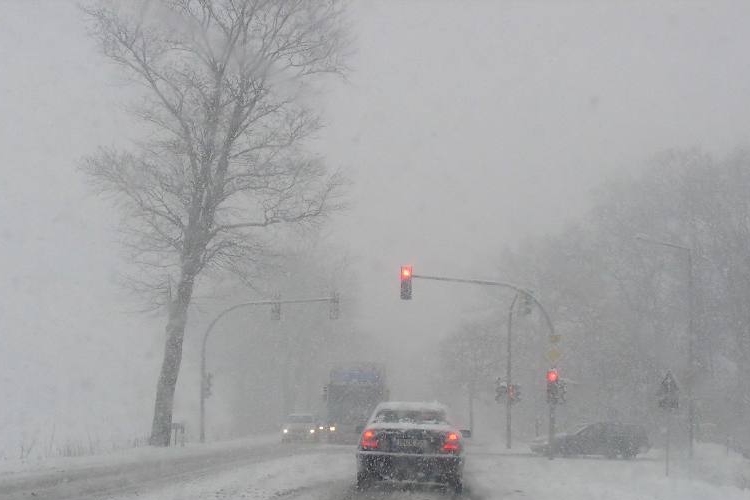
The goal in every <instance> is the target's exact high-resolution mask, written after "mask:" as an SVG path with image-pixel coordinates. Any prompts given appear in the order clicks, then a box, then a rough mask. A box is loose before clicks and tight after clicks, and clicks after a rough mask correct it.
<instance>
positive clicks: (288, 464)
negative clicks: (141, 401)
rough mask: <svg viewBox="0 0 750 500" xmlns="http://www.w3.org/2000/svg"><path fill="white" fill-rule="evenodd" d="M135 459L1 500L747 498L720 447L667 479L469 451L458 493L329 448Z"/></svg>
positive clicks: (624, 467) (4, 478)
mask: <svg viewBox="0 0 750 500" xmlns="http://www.w3.org/2000/svg"><path fill="white" fill-rule="evenodd" d="M141 453H145V455H144V456H137V460H133V456H130V457H127V456H126V457H121V459H120V460H119V461H118V460H110V462H109V463H108V462H107V460H106V457H100V459H99V462H97V461H96V460H97V459H96V458H93V459H92V460H91V463H89V464H86V463H84V464H78V465H76V466H72V467H70V466H60V465H59V464H58V465H56V466H55V467H51V468H50V467H48V468H46V469H44V470H38V469H37V470H34V469H32V470H22V471H18V470H16V471H3V470H2V469H0V499H3V500H5V499H59V500H63V499H73V498H76V499H82V500H104V499H107V500H136V499H138V500H178V499H179V500H234V499H239V500H269V499H272V500H287V499H288V500H438V499H440V500H446V499H454V498H463V499H466V500H501V499H502V500H532V499H533V500H573V499H575V500H600V499H611V500H636V499H638V500H651V499H653V500H686V499H688V500H689V499H695V500H698V499H700V500H714V499H716V500H718V499H722V500H735V499H743V500H750V490H748V489H743V487H745V488H746V487H747V486H748V484H749V483H747V479H746V477H748V478H750V475H749V474H748V473H747V472H746V471H747V470H748V463H747V461H746V460H744V459H742V458H741V457H739V456H729V455H728V454H726V453H725V452H724V451H722V450H721V447H713V448H711V447H708V446H706V447H704V448H702V449H701V450H700V456H701V457H702V458H701V459H699V460H695V461H694V462H691V463H690V466H689V467H686V466H685V464H686V462H682V463H681V462H680V460H679V457H675V463H674V466H673V469H672V473H671V474H670V477H669V478H666V477H664V466H663V462H662V461H661V457H659V455H658V453H655V452H652V454H650V455H648V456H645V457H639V458H638V459H636V460H632V461H624V460H606V459H598V458H593V457H589V458H566V459H562V458H561V459H556V460H553V461H549V460H547V459H546V458H544V457H538V456H533V455H531V454H529V453H526V452H524V451H523V450H522V449H519V450H514V452H513V453H506V452H505V450H500V449H498V448H497V447H482V446H474V447H472V449H471V450H470V453H469V455H468V458H467V464H466V471H465V491H464V493H463V495H460V496H457V495H454V494H453V493H452V492H450V491H446V490H445V489H444V488H441V487H439V486H431V485H415V484H398V485H392V484H390V485H389V484H378V485H375V486H373V487H372V488H371V489H369V490H367V491H357V490H356V488H355V487H354V476H355V462H354V449H353V447H350V446H334V445H314V444H307V445H305V444H300V445H280V444H278V443H277V442H275V441H272V440H266V442H264V443H262V444H257V443H255V442H253V441H251V442H245V443H242V445H237V444H235V445H231V446H224V447H221V446H218V447H213V448H211V447H210V446H209V447H204V448H202V447H196V448H193V449H189V448H185V449H179V448H178V449H171V450H145V452H141Z"/></svg>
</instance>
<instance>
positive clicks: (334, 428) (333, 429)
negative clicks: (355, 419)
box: [328, 425, 336, 432]
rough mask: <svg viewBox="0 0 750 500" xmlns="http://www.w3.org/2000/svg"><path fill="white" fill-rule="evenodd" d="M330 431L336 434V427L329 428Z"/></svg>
mask: <svg viewBox="0 0 750 500" xmlns="http://www.w3.org/2000/svg"><path fill="white" fill-rule="evenodd" d="M328 430H329V431H331V432H336V426H335V425H332V426H331V427H329V428H328Z"/></svg>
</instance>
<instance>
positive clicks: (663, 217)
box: [447, 149, 750, 443]
mask: <svg viewBox="0 0 750 500" xmlns="http://www.w3.org/2000/svg"><path fill="white" fill-rule="evenodd" d="M639 235H646V236H647V237H650V238H653V239H655V240H659V241H663V242H671V243H674V244H676V245H679V246H683V247H685V248H689V249H690V251H691V254H692V273H693V280H694V291H695V294H694V299H693V300H694V305H693V313H694V337H693V343H694V380H693V392H694V398H695V405H696V416H697V427H698V436H699V437H701V438H705V439H722V440H723V439H725V438H726V437H731V438H734V439H738V440H742V441H746V442H748V443H750V428H749V427H748V426H747V424H746V422H747V418H748V416H749V415H750V385H748V384H747V383H746V381H747V380H748V376H750V307H748V304H749V303H750V152H748V151H745V150H739V151H736V152H734V153H732V154H730V155H728V156H726V157H723V158H716V157H714V156H712V155H710V154H708V153H706V152H704V151H700V150H697V149H690V150H677V151H669V152H665V153H662V154H660V155H658V156H657V157H656V158H655V159H654V160H653V161H652V162H651V163H650V164H649V165H648V168H647V169H645V170H644V171H643V173H642V174H641V175H640V176H638V177H633V178H623V179H620V180H618V181H616V182H611V183H608V184H605V185H603V186H601V188H600V189H599V190H598V192H597V193H596V198H595V202H594V204H593V208H592V209H591V210H590V211H589V213H588V214H587V215H586V217H585V218H584V219H583V220H581V221H579V222H578V223H575V224H572V225H570V226H568V227H566V228H565V229H564V230H563V231H561V232H559V233H558V234H555V235H548V236H544V237H539V238H532V239H529V240H527V241H525V242H523V243H522V244H521V245H520V246H519V247H518V248H516V249H514V250H512V251H511V250H507V251H505V252H504V253H503V255H502V256H501V258H500V259H499V261H498V268H499V270H498V274H499V275H501V276H503V277H505V278H507V279H509V280H513V281H515V282H517V283H523V284H524V285H525V286H528V287H530V288H532V289H533V290H536V291H538V295H539V298H540V299H541V300H542V301H543V302H544V304H545V305H546V307H547V308H548V310H549V312H550V314H551V315H552V317H553V319H554V321H555V324H556V328H557V329H558V332H559V333H560V334H561V335H562V337H563V341H562V344H561V350H562V352H563V353H564V355H563V358H562V359H561V360H560V363H559V364H560V367H561V375H562V377H563V378H566V379H568V380H569V381H570V385H569V399H570V402H569V403H568V404H567V405H566V408H565V409H564V410H562V411H563V417H564V418H567V419H569V420H570V421H580V420H594V419H598V418H618V419H622V420H638V421H650V422H653V423H654V424H655V423H657V422H658V418H659V410H658V408H657V404H656V390H657V387H658V384H659V381H660V380H661V377H663V376H664V374H665V372H666V371H667V370H671V371H672V373H674V374H675V376H676V377H677V380H678V383H680V385H681V387H683V389H684V387H685V385H686V384H687V383H688V352H687V350H688V340H689V339H688V307H690V304H689V294H688V267H687V265H688V262H687V260H688V259H687V251H684V250H681V249H679V248H670V247H665V246H661V245H654V244H649V243H647V242H644V241H643V240H641V239H638V238H637V236H639ZM508 301H510V298H508ZM503 321H504V314H498V315H496V316H494V317H493V318H491V319H486V320H485V323H486V325H487V326H486V327H487V328H489V329H491V330H492V331H493V332H494V333H495V336H496V340H495V343H494V345H493V346H492V347H488V348H487V349H486V350H485V351H486V352H487V353H488V354H487V355H488V356H490V357H494V358H495V359H499V360H500V361H501V365H502V364H503V363H504V357H503V355H502V349H501V347H500V346H501V345H502V344H501V342H502V343H504V341H505V327H504V326H503ZM518 328H519V329H525V330H524V332H525V333H523V334H519V336H518V341H517V342H515V343H514V350H517V354H514V356H517V359H518V360H519V364H518V365H516V366H518V367H519V368H518V378H519V380H526V381H528V383H529V384H530V386H531V387H529V389H530V390H527V391H525V392H526V394H527V396H528V397H529V399H531V400H532V401H531V404H528V405H526V407H525V408H524V407H523V406H519V410H518V411H520V412H521V413H523V412H527V413H529V414H534V413H539V412H540V411H541V410H543V396H542V395H541V393H542V391H543V379H542V375H540V373H542V371H541V370H543V369H544V366H545V363H546V362H545V361H544V358H543V355H544V352H545V348H546V344H545V342H544V334H543V328H542V326H541V324H536V321H535V320H534V319H533V318H531V319H529V320H523V321H520V322H519V326H518ZM447 342H453V345H455V346H460V345H461V344H457V343H455V341H447ZM468 352H470V351H467V353H468ZM514 371H515V368H514ZM455 376H458V377H459V378H461V377H462V375H460V374H458V375H456V374H454V377H455ZM464 378H466V377H464ZM466 380H469V378H466ZM484 387H485V390H486V391H487V390H491V386H488V385H487V384H485V385H484ZM681 395H682V396H683V397H684V396H685V391H684V390H683V391H682V392H681ZM681 407H682V408H681V412H684V411H685V410H684V409H685V408H686V407H687V402H686V401H684V399H683V404H682V405H681ZM682 415H683V416H684V413H682Z"/></svg>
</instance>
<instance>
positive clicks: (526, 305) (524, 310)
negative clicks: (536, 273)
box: [521, 291, 534, 316]
mask: <svg viewBox="0 0 750 500" xmlns="http://www.w3.org/2000/svg"><path fill="white" fill-rule="evenodd" d="M533 307H534V299H533V298H532V297H531V292H528V291H527V292H525V293H524V294H523V301H522V302H521V314H522V315H524V316H528V315H529V314H531V311H532V310H533Z"/></svg>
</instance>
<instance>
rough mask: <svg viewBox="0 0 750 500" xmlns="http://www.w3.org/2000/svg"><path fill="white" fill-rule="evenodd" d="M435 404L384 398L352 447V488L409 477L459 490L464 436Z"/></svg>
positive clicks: (465, 431) (461, 476) (464, 432)
mask: <svg viewBox="0 0 750 500" xmlns="http://www.w3.org/2000/svg"><path fill="white" fill-rule="evenodd" d="M470 435H471V433H470V431H468V430H463V431H462V430H459V429H458V428H457V427H456V426H454V425H453V424H452V423H451V422H450V421H449V418H448V410H447V408H446V407H445V406H443V405H441V404H439V403H421V402H386V403H380V404H379V405H378V406H377V407H376V408H375V411H373V413H372V416H371V417H370V419H369V420H368V421H367V425H366V426H365V428H364V429H363V431H362V435H361V438H360V441H359V447H358V449H357V487H358V488H360V489H364V488H367V487H368V486H369V485H371V484H372V483H373V482H374V481H382V480H385V481H402V480H415V481H427V482H438V483H442V484H447V485H448V486H449V487H451V488H453V489H454V490H455V491H456V492H457V493H460V492H461V490H462V488H463V467H464V438H468V437H470Z"/></svg>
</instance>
